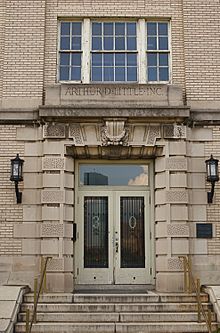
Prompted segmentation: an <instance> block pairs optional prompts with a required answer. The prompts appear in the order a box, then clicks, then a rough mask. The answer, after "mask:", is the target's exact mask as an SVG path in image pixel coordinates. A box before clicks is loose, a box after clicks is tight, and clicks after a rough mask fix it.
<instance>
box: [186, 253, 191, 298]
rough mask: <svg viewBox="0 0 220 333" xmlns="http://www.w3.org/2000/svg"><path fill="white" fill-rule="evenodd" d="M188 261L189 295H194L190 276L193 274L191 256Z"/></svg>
mask: <svg viewBox="0 0 220 333" xmlns="http://www.w3.org/2000/svg"><path fill="white" fill-rule="evenodd" d="M187 261H188V281H189V294H192V280H191V276H190V272H192V261H191V258H190V256H189V255H188V256H187Z"/></svg>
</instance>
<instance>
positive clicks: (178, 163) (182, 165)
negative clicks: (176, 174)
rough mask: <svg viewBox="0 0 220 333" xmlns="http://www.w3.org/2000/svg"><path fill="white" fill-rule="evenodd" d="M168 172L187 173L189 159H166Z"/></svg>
mask: <svg viewBox="0 0 220 333" xmlns="http://www.w3.org/2000/svg"><path fill="white" fill-rule="evenodd" d="M166 170H171V171H175V170H177V171H186V170H187V159H186V158H175V157H170V158H167V159H166Z"/></svg>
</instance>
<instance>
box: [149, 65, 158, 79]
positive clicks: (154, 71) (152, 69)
mask: <svg viewBox="0 0 220 333" xmlns="http://www.w3.org/2000/svg"><path fill="white" fill-rule="evenodd" d="M148 81H157V68H156V67H149V68H148Z"/></svg>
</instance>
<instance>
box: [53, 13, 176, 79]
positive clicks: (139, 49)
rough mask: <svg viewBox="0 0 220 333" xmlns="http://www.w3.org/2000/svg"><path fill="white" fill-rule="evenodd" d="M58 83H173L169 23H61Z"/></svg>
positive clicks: (87, 20)
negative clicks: (171, 79)
mask: <svg viewBox="0 0 220 333" xmlns="http://www.w3.org/2000/svg"><path fill="white" fill-rule="evenodd" d="M59 31H60V38H59V61H58V80H59V81H61V82H62V81H64V82H65V81H70V82H74V83H147V82H150V83H151V82H153V83H155V82H160V83H168V82H170V46H169V44H170V43H169V23H168V22H166V21H146V20H144V19H140V20H138V21H91V20H90V19H84V20H82V21H61V22H60V29H59Z"/></svg>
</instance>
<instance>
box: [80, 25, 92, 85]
mask: <svg viewBox="0 0 220 333" xmlns="http://www.w3.org/2000/svg"><path fill="white" fill-rule="evenodd" d="M90 29H91V27H90V19H84V20H83V31H82V50H83V52H82V82H83V83H89V82H90V49H91V33H90Z"/></svg>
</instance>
